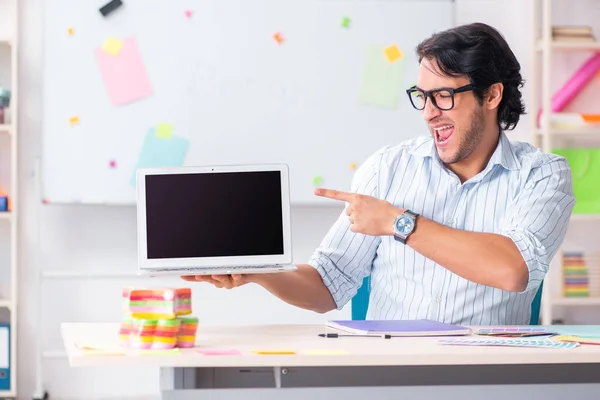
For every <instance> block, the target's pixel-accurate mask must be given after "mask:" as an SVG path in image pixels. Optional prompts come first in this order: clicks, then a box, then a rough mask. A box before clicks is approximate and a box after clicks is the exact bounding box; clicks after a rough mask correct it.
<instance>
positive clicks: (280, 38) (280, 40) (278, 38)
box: [273, 32, 283, 44]
mask: <svg viewBox="0 0 600 400" xmlns="http://www.w3.org/2000/svg"><path fill="white" fill-rule="evenodd" d="M273 39H275V41H276V42H277V43H278V44H281V43H283V36H282V35H281V33H279V32H277V33H275V34H274V35H273Z"/></svg>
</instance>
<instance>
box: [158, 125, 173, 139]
mask: <svg viewBox="0 0 600 400" xmlns="http://www.w3.org/2000/svg"><path fill="white" fill-rule="evenodd" d="M172 135H173V125H171V124H165V123H160V124H158V127H157V128H156V137H159V138H162V139H171V136H172Z"/></svg>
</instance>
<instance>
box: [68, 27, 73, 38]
mask: <svg viewBox="0 0 600 400" xmlns="http://www.w3.org/2000/svg"><path fill="white" fill-rule="evenodd" d="M68 32H69V36H73V28H69V31H68Z"/></svg>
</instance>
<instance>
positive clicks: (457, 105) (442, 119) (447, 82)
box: [417, 59, 485, 164]
mask: <svg viewBox="0 0 600 400" xmlns="http://www.w3.org/2000/svg"><path fill="white" fill-rule="evenodd" d="M467 84H469V80H468V79H467V78H466V77H459V78H454V77H449V76H444V75H442V73H441V72H440V71H439V69H438V67H437V64H436V63H435V61H433V62H432V61H430V60H427V59H423V60H422V62H421V64H420V66H419V77H418V80H417V87H418V88H419V89H421V90H434V89H439V88H452V89H456V88H459V87H461V86H464V85H467ZM443 108H445V107H443ZM422 113H423V119H424V120H425V122H426V123H427V126H428V127H429V132H430V133H431V136H432V137H433V139H434V141H435V145H436V149H437V153H438V156H439V157H440V159H441V160H442V162H443V163H444V164H454V163H457V162H460V161H462V160H464V159H465V158H467V157H468V156H469V155H471V153H472V152H473V150H475V149H476V148H477V146H478V145H479V144H480V143H481V139H482V138H483V132H484V127H485V116H484V110H483V106H482V105H480V104H479V102H478V100H477V98H476V97H475V95H474V93H473V92H472V91H467V92H462V93H456V94H454V107H453V108H452V109H451V110H448V111H442V110H439V109H438V108H436V107H435V106H434V105H433V104H432V101H431V99H427V102H426V103H425V108H424V109H423V111H422Z"/></svg>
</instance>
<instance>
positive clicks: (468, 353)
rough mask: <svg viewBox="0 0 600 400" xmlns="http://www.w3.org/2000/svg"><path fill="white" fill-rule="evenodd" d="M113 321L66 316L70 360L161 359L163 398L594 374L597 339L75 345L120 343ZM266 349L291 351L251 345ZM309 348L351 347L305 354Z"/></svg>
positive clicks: (271, 337)
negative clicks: (165, 349) (163, 349)
mask: <svg viewBox="0 0 600 400" xmlns="http://www.w3.org/2000/svg"><path fill="white" fill-rule="evenodd" d="M118 330H119V324H95V323H81V324H77V323H67V324H62V335H63V340H64V344H65V347H66V351H67V354H68V357H69V363H70V365H71V366H72V367H98V366H104V367H108V368H110V367H112V366H131V367H136V366H146V367H147V366H156V367H159V368H160V369H161V390H162V392H163V398H165V399H173V398H177V399H187V398H196V397H191V394H192V393H195V394H196V395H197V394H198V391H201V390H206V389H219V388H221V389H222V388H308V387H313V388H315V387H374V386H429V385H500V384H502V385H506V384H558V383H570V384H573V383H577V384H587V383H600V346H589V345H587V346H580V347H578V348H575V349H558V350H557V349H534V348H508V347H482V346H446V345H440V344H438V343H437V341H438V340H439V338H392V339H383V338H363V337H351V338H346V337H344V338H337V339H333V338H322V337H319V336H318V333H322V332H327V331H328V330H326V329H325V328H324V327H323V326H320V325H318V326H314V325H309V326H307V325H269V326H217V327H206V326H199V328H198V334H197V347H196V348H195V349H181V354H179V355H143V356H136V355H102V354H99V353H98V354H94V352H93V351H87V352H86V351H82V350H80V349H79V348H78V347H77V345H76V344H86V345H94V344H103V345H108V344H111V345H112V346H113V347H114V348H115V349H116V348H118ZM201 348H219V349H231V348H235V349H238V350H240V351H241V352H242V355H241V356H236V355H224V356H205V355H202V354H200V353H199V352H198V349H201ZM266 349H291V350H294V351H295V352H296V354H293V355H257V354H254V353H253V351H254V350H266ZM315 349H329V350H331V349H333V350H345V351H347V352H348V353H349V354H344V355H312V354H306V353H307V352H310V351H311V350H315ZM193 389H196V390H193ZM240 393H243V392H240ZM188 396H190V397H188Z"/></svg>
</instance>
